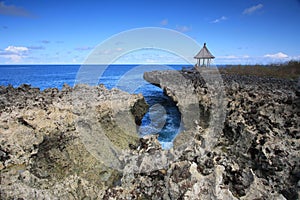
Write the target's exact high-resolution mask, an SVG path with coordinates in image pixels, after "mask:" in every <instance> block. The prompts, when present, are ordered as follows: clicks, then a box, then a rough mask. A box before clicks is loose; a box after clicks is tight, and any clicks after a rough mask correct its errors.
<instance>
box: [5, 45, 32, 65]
mask: <svg viewBox="0 0 300 200" xmlns="http://www.w3.org/2000/svg"><path fill="white" fill-rule="evenodd" d="M28 50H29V49H28V48H27V47H22V46H8V47H7V48H5V49H4V51H1V52H0V57H3V58H7V59H9V60H10V61H11V62H12V63H19V62H21V61H22V58H24V57H26V56H27V53H28Z"/></svg>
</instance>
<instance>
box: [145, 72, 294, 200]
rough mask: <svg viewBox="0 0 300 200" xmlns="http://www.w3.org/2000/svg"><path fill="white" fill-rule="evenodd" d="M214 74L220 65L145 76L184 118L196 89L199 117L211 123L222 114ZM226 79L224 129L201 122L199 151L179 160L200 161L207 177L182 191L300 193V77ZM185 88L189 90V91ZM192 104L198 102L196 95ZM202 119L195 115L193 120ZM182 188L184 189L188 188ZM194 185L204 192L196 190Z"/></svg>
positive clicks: (248, 195)
mask: <svg viewBox="0 0 300 200" xmlns="http://www.w3.org/2000/svg"><path fill="white" fill-rule="evenodd" d="M215 73H217V71H216V70H200V71H196V70H194V71H180V72H175V71H155V72H147V73H145V74H144V78H145V79H146V80H148V81H149V82H151V83H153V84H155V85H159V86H160V87H161V88H163V89H164V90H165V91H166V94H167V95H169V96H171V97H172V98H173V99H174V100H175V101H177V104H178V107H179V109H180V111H181V112H182V115H183V119H184V118H185V117H186V116H184V115H186V112H185V111H184V110H182V109H185V108H186V107H188V106H189V104H190V103H189V98H190V97H191V96H193V98H194V95H193V94H195V95H196V96H197V98H198V101H199V102H198V103H199V105H200V106H199V107H200V108H204V110H205V112H206V113H201V112H203V110H201V109H198V110H200V113H201V114H200V115H199V116H200V122H201V117H202V120H203V119H204V120H207V121H206V122H207V123H208V124H210V123H211V120H213V119H214V118H215V115H220V113H219V114H218V113H215V112H214V111H215V107H214V106H216V105H215V104H216V102H218V101H216V99H217V100H218V99H219V98H215V96H216V95H219V94H216V93H215V91H216V90H214V88H213V87H211V86H215V85H214V82H210V79H211V78H213V79H214V78H215V77H217V76H215V75H212V74H215ZM175 77H178V78H175ZM221 78H222V81H223V84H224V86H225V87H224V88H223V89H224V91H225V94H226V95H225V98H224V101H223V103H224V102H225V104H223V105H222V104H219V105H222V106H224V105H225V116H226V118H225V121H224V124H223V128H222V132H221V133H220V134H219V133H218V134H216V133H215V131H216V129H214V127H213V126H207V125H206V124H207V123H205V121H204V123H196V124H197V125H196V126H197V127H198V131H196V132H195V133H196V134H195V139H197V138H198V139H200V141H201V145H200V146H198V149H200V151H198V152H197V151H196V150H195V149H197V148H196V147H197V145H196V143H195V146H194V148H195V149H194V150H191V151H190V152H189V154H188V157H187V158H184V159H181V158H180V159H179V160H178V161H179V163H182V162H186V161H187V160H188V161H189V164H187V165H188V167H181V170H183V171H184V169H186V168H188V169H189V170H191V169H192V168H193V166H197V170H198V173H199V174H200V175H199V176H202V177H201V178H199V180H198V181H197V182H196V183H194V184H193V183H190V185H189V186H188V189H187V190H186V192H184V194H183V196H184V195H188V194H191V193H192V194H193V195H192V196H189V197H188V198H191V199H193V198H194V199H236V198H238V199H297V198H299V189H300V188H299V187H300V182H299V180H300V176H299V173H300V168H299V166H300V163H299V162H300V153H299V150H300V142H299V136H300V135H299V122H300V110H299V109H300V107H299V82H298V83H297V81H292V80H281V79H274V78H259V77H244V76H238V75H234V76H233V75H226V74H225V75H224V74H223V75H222V76H221ZM185 79H186V81H185ZM215 79H216V78H215ZM207 80H208V81H207ZM182 82H184V83H182ZM209 83H213V84H211V85H209ZM177 84H179V85H183V87H182V88H181V87H177V90H179V91H177V90H176V89H175V88H176V85H177ZM187 87H189V88H193V89H192V92H191V91H189V90H185V88H187ZM178 88H179V89H178ZM185 91H188V93H187V94H184V92H185ZM214 95H215V96H214ZM218 103H221V102H218ZM191 104H193V105H194V104H195V103H194V99H193V100H192V101H191ZM218 111H222V109H221V110H218ZM195 116H196V115H195ZM203 116H204V118H203ZM206 116H208V117H207V118H206ZM196 117H198V116H196ZM217 118H218V117H217ZM188 119H189V120H190V119H191V118H190V117H189V118H188ZM197 120H199V119H198V118H194V122H195V121H197ZM189 123H191V122H189ZM213 125H215V123H213ZM217 131H218V129H217ZM185 136H186V137H190V135H185V134H184V133H183V134H181V135H179V138H184V137H185ZM211 137H214V138H215V137H217V139H215V140H213V139H212V138H211ZM176 140H177V139H176ZM176 140H175V142H176ZM207 141H217V142H216V143H215V142H213V143H211V145H210V146H209V148H208V146H207ZM184 152H185V151H184ZM203 152H205V153H203ZM204 180H205V181H204ZM207 185H210V187H208V186H207ZM179 188H180V189H181V190H180V191H182V190H183V189H184V188H182V187H180V186H179ZM195 188H197V189H198V191H199V190H200V191H202V192H198V193H197V194H196V192H195V190H194V189H195ZM191 191H192V192H191ZM203 191H206V192H203ZM205 194H207V196H205ZM183 196H182V197H183ZM188 198H186V199H188ZM171 199H172V198H171Z"/></svg>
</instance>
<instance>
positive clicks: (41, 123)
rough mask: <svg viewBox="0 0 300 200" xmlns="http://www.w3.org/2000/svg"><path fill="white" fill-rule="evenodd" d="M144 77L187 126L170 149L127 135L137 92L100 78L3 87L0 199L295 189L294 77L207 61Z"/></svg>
mask: <svg viewBox="0 0 300 200" xmlns="http://www.w3.org/2000/svg"><path fill="white" fill-rule="evenodd" d="M144 78H145V79H146V80H147V81H149V82H151V83H153V84H155V85H159V86H160V87H162V88H163V89H164V91H165V93H166V94H167V95H169V96H170V97H171V98H172V99H173V100H174V101H176V102H177V105H178V108H179V110H180V112H181V114H182V121H183V122H184V124H183V125H184V128H185V131H183V132H182V133H180V134H179V135H178V136H177V137H176V139H175V141H174V148H173V149H171V150H162V149H161V146H160V144H159V143H158V141H157V136H147V137H144V138H139V139H138V138H137V137H136V135H134V134H132V133H134V132H135V131H136V130H135V124H139V122H140V119H141V116H142V115H143V113H144V112H145V108H146V106H145V104H144V101H143V97H142V96H139V95H129V94H127V93H124V92H122V91H119V90H112V91H109V90H106V89H105V88H104V87H102V86H97V87H87V86H77V87H75V88H70V87H67V86H66V87H64V88H63V89H62V90H61V91H59V90H57V89H48V90H45V91H39V90H38V89H34V88H30V87H28V86H26V85H23V86H21V87H19V88H12V87H1V90H0V94H1V96H0V97H1V99H0V109H1V118H0V131H1V143H0V145H1V146H0V147H1V149H0V150H1V151H0V158H1V164H0V169H1V198H3V199H17V198H23V199H41V198H45V199H155V200H156V199H195V200H196V199H297V198H299V187H300V182H299V179H300V168H299V166H300V163H299V162H300V155H299V150H300V142H299V136H300V135H299V122H300V120H299V117H300V114H299V113H300V110H299V107H300V101H299V96H300V90H299V89H300V88H299V83H297V81H291V80H281V79H272V78H258V77H246V76H238V75H220V74H219V73H218V72H217V71H215V70H203V71H179V72H176V71H155V72H149V73H145V75H144ZM297 84H298V85H297ZM134 141H136V142H134ZM128 147H129V148H128Z"/></svg>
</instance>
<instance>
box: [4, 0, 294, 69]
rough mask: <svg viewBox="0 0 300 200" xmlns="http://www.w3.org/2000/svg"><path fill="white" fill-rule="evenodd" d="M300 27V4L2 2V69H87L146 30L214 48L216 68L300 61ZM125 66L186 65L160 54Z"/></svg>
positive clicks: (283, 0)
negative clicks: (119, 40)
mask: <svg viewBox="0 0 300 200" xmlns="http://www.w3.org/2000/svg"><path fill="white" fill-rule="evenodd" d="M299 21H300V1H299V0H228V1H224V0H211V1H207V0H206V1H202V0H185V1H176V0H173V1H163V0H144V1H141V0H139V1H137V0H128V1H125V0H123V1H122V0H98V1H96V0H90V1H88V0H87V1H82V0H78V1H74V0H73V1H68V0H62V1H51V0H4V1H1V0H0V64H14V63H19V64H31V63H35V64H58V63H59V64H61V63H64V64H72V63H79V64H80V63H83V62H84V60H85V59H86V58H87V56H88V55H89V54H90V53H91V51H92V50H93V49H94V48H95V47H96V46H97V45H99V44H100V43H101V42H103V41H104V40H106V39H108V38H110V37H111V36H113V35H115V34H118V33H120V32H123V31H127V30H130V29H134V28H143V27H161V28H167V29H173V30H176V31H179V32H181V33H183V34H186V35H187V36H189V37H191V38H192V39H194V40H195V41H196V42H198V43H199V44H200V45H201V46H202V45H203V43H204V42H206V43H207V46H208V48H209V49H210V51H211V52H212V53H213V54H214V56H215V57H216V59H215V61H214V63H215V64H256V63H258V64H265V63H270V62H281V61H287V60H291V59H297V60H299V59H300V26H299ZM146 39H147V38H145V40H146ZM174 42H175V43H176V41H174ZM119 50H120V49H119ZM199 50H200V49H199ZM144 51H145V50H144ZM196 53H197V52H196ZM192 56H193V55H192ZM125 57H126V56H125ZM147 57H151V58H152V59H151V61H150V60H149V58H147ZM118 62H120V63H122V62H124V63H145V62H146V63H147V62H150V63H165V62H167V63H177V62H180V61H178V60H176V58H172V55H170V54H168V53H167V52H162V51H154V50H152V51H148V52H147V53H145V52H143V53H141V52H139V53H133V54H130V55H127V57H126V59H123V60H122V59H120V60H119V61H118Z"/></svg>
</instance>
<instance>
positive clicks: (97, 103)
mask: <svg viewBox="0 0 300 200" xmlns="http://www.w3.org/2000/svg"><path fill="white" fill-rule="evenodd" d="M0 93H1V105H2V107H1V111H0V113H1V118H0V132H1V135H0V136H1V137H0V144H1V146H0V150H1V151H0V158H1V159H0V161H1V165H0V167H1V168H0V170H1V199H17V198H23V199H45V198H46V199H71V198H73V197H76V198H80V199H81V198H87V197H88V198H98V199H99V198H102V196H103V195H104V193H105V192H104V191H105V189H106V188H108V187H111V186H113V185H116V184H118V182H119V181H120V179H121V175H122V173H121V172H120V171H119V169H118V168H112V167H111V165H113V164H114V163H113V161H114V157H118V155H115V154H114V153H116V152H115V151H120V152H121V151H122V150H126V149H127V150H128V149H129V145H136V146H137V142H138V140H139V137H138V135H137V130H136V128H135V126H136V125H135V121H139V120H141V117H142V116H143V114H144V113H145V112H146V110H147V105H146V103H145V101H144V98H143V96H141V95H129V94H128V93H125V92H122V91H119V90H111V91H110V90H107V89H106V88H105V87H104V86H95V87H90V86H85V85H77V86H76V87H75V88H71V87H70V86H68V85H64V87H63V88H62V90H61V91H59V90H57V89H55V88H49V89H46V90H44V91H40V90H39V89H36V88H31V87H30V86H29V85H21V86H20V87H18V88H13V87H11V86H8V87H1V92H0ZM85 95H87V96H85ZM134 114H136V115H135V116H134ZM124 116H126V119H124ZM118 118H120V119H121V118H122V120H126V124H125V125H124V127H122V125H123V124H122V121H118V120H119V119H118ZM82 121H84V122H85V125H86V127H92V128H93V129H91V130H90V132H89V133H87V131H88V130H87V129H88V128H87V129H86V128H85V127H82V126H81V125H82V123H83V122H82ZM127 126H128V127H127ZM122 128H123V129H122ZM80 129H81V130H80ZM80 131H81V132H80ZM95 131H98V132H95ZM116 134H118V135H116ZM92 136H95V138H94V139H93V141H91V140H87V139H86V138H88V139H89V137H92ZM97 137H100V139H101V140H104V141H105V142H107V144H103V145H99V143H97V142H98V141H99V138H97ZM87 142H92V143H87ZM97 145H98V146H97ZM109 145H110V146H109ZM95 146H96V148H97V149H96V150H95V151H94V150H93V149H92V148H93V147H95ZM111 148H115V151H114V150H113V149H111ZM101 152H104V153H105V156H104V155H100V156H99V155H98V157H97V156H95V154H96V153H99V154H100V153H101ZM117 153H118V152H117ZM101 156H103V157H101ZM107 157H108V158H107ZM107 159H109V160H112V161H110V162H106V161H107ZM116 162H117V163H118V162H119V161H118V160H117V161H116Z"/></svg>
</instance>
